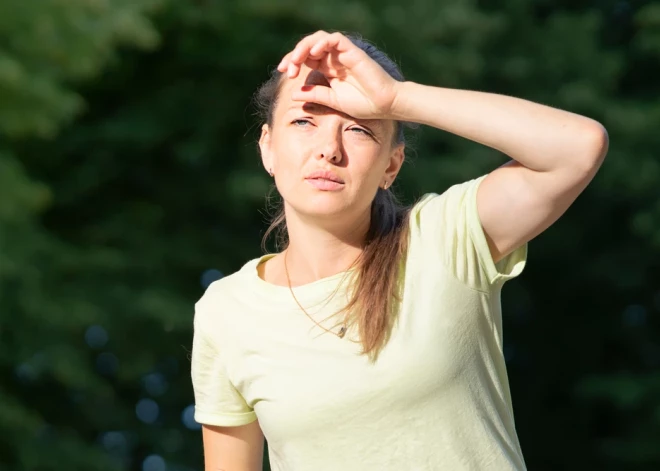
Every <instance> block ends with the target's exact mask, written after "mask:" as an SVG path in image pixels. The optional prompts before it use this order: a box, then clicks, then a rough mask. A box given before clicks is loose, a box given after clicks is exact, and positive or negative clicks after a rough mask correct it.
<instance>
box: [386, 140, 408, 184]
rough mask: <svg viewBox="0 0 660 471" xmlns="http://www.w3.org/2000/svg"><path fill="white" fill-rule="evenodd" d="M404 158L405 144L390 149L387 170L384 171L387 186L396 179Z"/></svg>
mask: <svg viewBox="0 0 660 471" xmlns="http://www.w3.org/2000/svg"><path fill="white" fill-rule="evenodd" d="M405 157H406V146H405V144H397V146H396V147H395V148H394V149H392V152H391V153H390V160H389V162H388V165H387V168H386V169H385V179H386V180H387V181H388V182H389V183H388V185H392V182H393V181H394V179H395V178H396V176H397V174H398V173H399V170H401V166H402V165H403V161H404V160H405Z"/></svg>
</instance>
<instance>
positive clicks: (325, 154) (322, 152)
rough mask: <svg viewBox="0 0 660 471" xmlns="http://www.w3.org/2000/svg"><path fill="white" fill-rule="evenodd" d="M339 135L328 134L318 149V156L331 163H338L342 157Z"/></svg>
mask: <svg viewBox="0 0 660 471" xmlns="http://www.w3.org/2000/svg"><path fill="white" fill-rule="evenodd" d="M340 138H341V136H328V137H327V138H326V139H325V142H324V144H323V145H322V146H321V148H320V149H319V150H318V157H319V158H321V159H325V160H327V161H329V162H332V163H333V164H338V163H339V162H341V161H342V159H343V152H342V145H341V142H340Z"/></svg>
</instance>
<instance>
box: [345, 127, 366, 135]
mask: <svg viewBox="0 0 660 471" xmlns="http://www.w3.org/2000/svg"><path fill="white" fill-rule="evenodd" d="M350 130H351V131H357V132H358V134H365V135H367V136H371V133H370V132H369V131H367V130H366V129H362V128H351V129H350Z"/></svg>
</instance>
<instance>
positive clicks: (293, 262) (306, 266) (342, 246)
mask: <svg viewBox="0 0 660 471" xmlns="http://www.w3.org/2000/svg"><path fill="white" fill-rule="evenodd" d="M369 223H370V221H369V218H368V217H364V216H363V217H360V218H356V219H355V220H354V221H353V222H352V223H351V222H348V223H346V224H344V225H343V227H341V226H339V225H337V224H333V226H332V228H324V227H321V226H319V225H317V224H308V223H305V222H304V221H302V220H301V219H300V218H297V217H295V216H294V217H290V218H287V232H288V234H289V246H288V247H287V249H286V252H287V253H286V267H285V268H286V269H287V270H288V272H289V277H290V279H291V285H292V286H299V285H303V284H307V283H312V282H314V281H317V280H320V279H323V278H327V277H329V276H333V275H335V274H337V273H340V272H342V271H345V270H347V269H348V268H349V267H351V265H353V263H354V262H355V260H356V259H357V258H358V257H359V256H360V254H361V253H362V246H363V243H364V240H365V238H366V235H367V231H368V230H369Z"/></svg>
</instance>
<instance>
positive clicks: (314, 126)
mask: <svg viewBox="0 0 660 471" xmlns="http://www.w3.org/2000/svg"><path fill="white" fill-rule="evenodd" d="M278 70H279V71H280V72H283V73H286V75H287V79H286V82H285V84H284V87H283V88H282V91H281V95H280V102H279V103H278V106H277V108H276V110H275V117H274V122H273V127H272V129H271V128H269V127H268V126H264V128H263V130H262V136H261V139H260V148H261V153H262V159H263V163H264V167H265V168H266V170H269V171H271V170H272V172H273V173H274V174H275V181H276V184H277V187H278V190H279V191H280V193H281V194H282V197H283V198H284V200H285V211H286V218H287V228H288V232H289V237H290V246H289V248H288V249H287V252H288V254H287V266H288V270H289V273H290V275H291V281H292V285H294V286H297V285H300V284H305V283H309V282H312V281H315V280H318V279H320V278H323V277H326V276H330V275H333V274H335V273H338V272H340V271H343V270H345V269H346V268H347V267H348V266H349V265H350V264H351V263H352V262H353V260H355V258H356V257H357V256H358V255H359V252H360V249H359V247H360V243H361V241H362V240H363V238H364V236H365V234H366V230H367V228H368V227H369V211H368V209H369V205H370V203H371V201H372V199H373V196H374V195H375V193H376V190H377V188H378V187H379V186H381V187H382V186H383V185H384V184H385V182H388V183H390V184H391V182H392V181H393V180H394V178H395V177H396V175H397V173H398V171H399V170H400V168H401V164H402V162H403V147H402V146H396V145H392V133H393V130H394V127H393V121H394V120H400V121H410V122H416V123H420V124H425V125H427V126H432V127H434V128H437V129H441V130H444V131H447V132H450V133H453V134H456V135H459V136H462V137H464V138H466V139H470V140H473V141H475V142H478V143H481V144H483V145H486V146H489V147H492V148H494V149H497V150H499V151H501V152H503V153H504V154H506V155H508V156H509V157H511V161H510V162H508V163H506V164H505V165H503V166H501V167H499V168H497V169H495V170H494V171H492V172H491V173H490V174H489V175H488V176H487V177H486V178H485V179H484V181H483V182H482V184H481V185H480V187H479V191H478V192H477V210H478V213H479V217H480V220H481V223H482V226H483V230H484V233H485V234H486V239H487V240H488V244H489V248H490V252H491V255H492V257H493V259H494V260H495V261H496V262H497V261H499V260H501V259H502V258H503V257H505V256H506V255H508V254H510V253H511V252H512V251H513V250H515V249H516V248H518V247H520V246H521V245H523V244H525V243H527V242H529V241H530V240H532V239H533V238H534V237H536V236H537V235H539V234H540V233H542V232H543V231H544V230H545V229H547V228H548V227H550V226H551V225H552V224H553V223H554V222H556V221H557V219H558V218H559V217H560V216H561V215H562V214H564V212H565V211H566V210H567V209H568V208H569V207H570V205H571V204H572V203H573V202H574V201H575V199H576V198H577V197H578V196H579V194H580V193H581V192H582V191H583V190H584V189H585V188H586V186H587V185H588V184H589V182H590V181H591V180H592V179H593V177H594V175H595V174H596V172H597V171H598V169H599V167H600V166H601V164H602V162H603V159H604V158H605V155H606V153H607V148H608V136H607V132H606V131H605V129H604V128H603V126H602V125H600V124H599V123H598V122H596V121H594V120H592V119H590V118H586V117H584V116H579V115H576V114H573V113H570V112H566V111H562V110H558V109H554V108H550V107H547V106H543V105H539V104H536V103H532V102H530V101H527V100H522V99H518V98H513V97H507V96H502V95H496V94H491V93H482V92H474V91H467V90H456V89H447V88H442V87H432V86H426V85H421V84H417V83H414V82H397V81H395V80H394V79H392V78H391V77H390V76H389V75H388V74H387V73H386V72H385V71H384V70H383V69H382V68H381V67H380V66H379V65H378V64H377V63H375V62H374V61H372V60H371V59H370V58H369V57H368V56H367V55H366V54H365V53H364V52H362V51H361V50H360V49H358V48H357V47H355V46H354V45H353V44H352V43H351V42H350V40H348V39H347V38H346V37H344V36H343V35H341V34H339V33H333V34H329V33H326V32H324V31H319V32H317V33H315V34H313V35H310V36H307V37H306V38H304V39H302V40H301V41H300V42H299V43H298V44H297V45H296V47H295V48H294V49H293V50H292V51H291V52H290V53H288V54H287V55H286V56H285V57H284V58H283V59H282V61H281V63H280V64H279V66H278ZM322 77H323V79H322ZM311 104H314V105H313V106H312V105H311ZM319 105H321V106H319ZM298 118H304V119H306V120H308V121H309V122H310V123H309V124H301V123H297V124H293V123H292V122H293V120H294V119H298ZM375 122H378V123H379V124H374V123H375ZM356 128H366V129H368V130H370V131H371V133H372V136H373V137H371V138H369V137H366V136H364V135H362V134H361V133H360V132H359V131H356V130H355V129H356ZM319 168H323V169H327V168H332V169H334V170H335V171H336V172H337V173H338V174H339V175H341V176H342V178H343V179H344V180H345V185H344V187H343V188H342V189H341V191H334V192H324V191H320V190H316V189H314V188H313V187H311V186H310V185H309V184H308V183H306V182H305V179H304V177H305V175H306V174H307V173H308V172H309V171H312V170H316V169H319ZM259 273H260V276H261V277H262V278H264V279H265V280H266V281H269V282H271V283H274V284H278V285H287V282H286V277H285V274H284V269H283V256H282V254H279V255H277V256H275V257H273V258H271V259H269V260H268V261H267V262H266V263H264V264H262V265H261V266H260V272H259ZM255 423H256V422H255ZM245 427H247V428H246V429H244V430H243V431H241V433H243V432H245V433H244V435H242V436H241V438H240V439H239V440H240V441H241V443H240V446H234V447H231V450H232V451H231V452H229V448H227V447H226V443H227V440H237V438H236V437H235V435H236V434H237V433H238V432H237V431H236V430H234V431H231V432H227V430H225V431H220V432H218V431H217V430H215V431H213V430H211V429H210V428H208V427H204V437H205V438H204V440H205V442H204V443H205V450H208V451H207V456H210V458H209V460H208V461H207V463H208V464H207V469H209V470H210V469H216V470H217V469H219V468H220V467H221V466H226V469H227V470H241V471H243V470H255V471H256V470H258V469H261V467H260V456H261V455H260V453H261V450H263V448H261V447H262V446H263V436H262V435H261V431H260V430H258V426H256V425H253V424H250V425H248V426H245ZM236 429H241V427H237V428H236ZM245 430H247V431H245ZM230 433H231V434H230ZM216 447H218V448H223V447H224V448H223V449H225V450H227V453H228V454H224V453H223V454H221V453H217V454H216V451H215V449H216ZM220 455H222V456H220ZM257 455H259V458H258V460H257V458H255V457H256V456H257ZM254 460H256V461H259V464H254V465H252V464H250V465H249V466H248V465H245V466H243V465H242V464H241V465H239V464H237V465H236V466H233V465H232V466H229V465H225V463H253V461H254Z"/></svg>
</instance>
